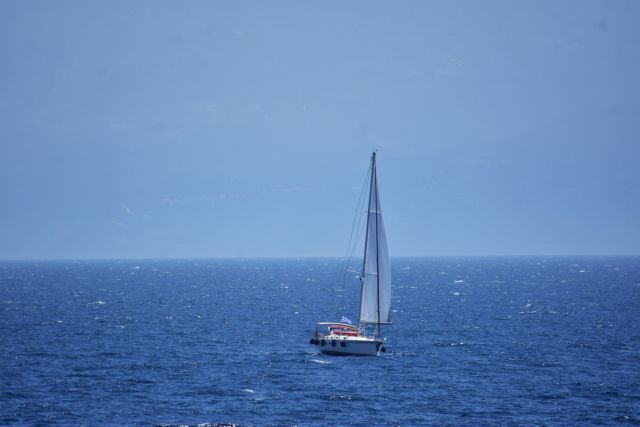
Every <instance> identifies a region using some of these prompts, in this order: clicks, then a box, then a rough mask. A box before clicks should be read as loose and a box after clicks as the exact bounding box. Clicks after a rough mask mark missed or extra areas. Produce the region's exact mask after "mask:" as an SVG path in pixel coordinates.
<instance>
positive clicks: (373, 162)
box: [358, 151, 380, 329]
mask: <svg viewBox="0 0 640 427" xmlns="http://www.w3.org/2000/svg"><path fill="white" fill-rule="evenodd" d="M375 165H376V152H375V151H374V152H373V154H372V155H371V177H370V178H369V201H368V202H367V226H366V227H365V233H364V255H363V257H362V274H361V277H360V309H359V310H358V329H360V315H361V314H362V293H363V292H364V276H365V274H367V273H366V270H365V268H366V267H367V245H368V244H369V231H368V230H369V218H370V217H371V210H370V207H371V197H372V192H373V181H374V173H375ZM378 304H380V303H378ZM379 320H380V313H379V310H378V321H379Z"/></svg>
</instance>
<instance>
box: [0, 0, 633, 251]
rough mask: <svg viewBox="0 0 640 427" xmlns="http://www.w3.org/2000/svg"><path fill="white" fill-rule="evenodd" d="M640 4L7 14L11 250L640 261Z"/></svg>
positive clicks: (6, 238) (284, 4)
mask: <svg viewBox="0 0 640 427" xmlns="http://www.w3.org/2000/svg"><path fill="white" fill-rule="evenodd" d="M639 22H640V2H638V1H635V0H632V1H617V0H606V1H583V0H580V1H564V0H563V1H555V0H554V1H539V0H536V1H533V0H532V1H512V0H505V1H471V0H469V1H397V2H391V1H388V2H380V1H347V0H345V1H317V2H307V1H250V2H246V1H202V2H194V1H186V2H185V1H111V0H110V1H97V0H96V1H61V0H57V1H45V0H43V1H22V0H20V1H9V0H3V1H0V59H1V63H0V64H1V66H0V141H1V142H0V161H1V167H0V196H1V199H0V200H1V201H2V202H1V205H0V259H18V258H112V257H209V256H315V255H335V256H340V255H343V253H344V250H345V247H346V245H347V239H348V237H349V232H350V227H351V221H352V219H353V211H354V207H355V202H356V198H357V197H358V195H359V189H360V187H361V185H362V181H363V178H364V175H365V173H366V169H367V167H368V161H369V156H370V153H371V150H372V149H374V148H377V149H379V150H380V151H379V163H378V167H379V177H380V191H381V201H382V208H383V211H384V215H385V221H386V225H387V234H388V239H389V249H390V252H391V254H392V255H497V254H500V255H524V254H639V253H640V190H639V186H640V166H639V163H640V138H639V137H640V77H639V76H640V48H639V46H640V25H638V23H639Z"/></svg>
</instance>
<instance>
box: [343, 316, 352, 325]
mask: <svg viewBox="0 0 640 427" xmlns="http://www.w3.org/2000/svg"><path fill="white" fill-rule="evenodd" d="M340 321H341V322H342V323H348V324H349V325H353V322H352V321H351V320H349V319H348V318H347V317H346V316H342V319H341V320H340Z"/></svg>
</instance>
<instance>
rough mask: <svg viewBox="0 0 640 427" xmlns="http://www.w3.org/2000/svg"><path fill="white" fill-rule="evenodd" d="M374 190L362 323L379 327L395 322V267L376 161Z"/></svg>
mask: <svg viewBox="0 0 640 427" xmlns="http://www.w3.org/2000/svg"><path fill="white" fill-rule="evenodd" d="M371 168H372V170H371V187H370V190H369V209H368V215H369V218H368V221H367V232H366V233H367V236H366V244H365V250H364V269H363V270H364V275H363V279H362V296H361V300H360V323H363V324H367V323H368V324H372V323H373V324H376V323H385V322H389V321H391V267H390V264H389V251H388V249H387V236H386V234H385V231H384V223H383V221H382V211H381V210H380V197H379V194H378V178H377V173H376V159H375V153H374V154H373V158H372V163H371Z"/></svg>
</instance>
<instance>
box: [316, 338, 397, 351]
mask: <svg viewBox="0 0 640 427" xmlns="http://www.w3.org/2000/svg"><path fill="white" fill-rule="evenodd" d="M316 341H317V342H318V344H315V345H316V346H317V347H318V349H319V350H320V351H321V352H322V353H324V354H332V355H345V356H346V355H360V356H377V355H379V354H380V353H384V352H385V351H386V348H385V346H384V340H382V339H374V338H369V337H345V336H336V335H324V336H320V337H317V338H316ZM323 342H324V345H323Z"/></svg>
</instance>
